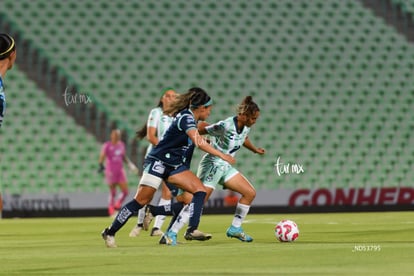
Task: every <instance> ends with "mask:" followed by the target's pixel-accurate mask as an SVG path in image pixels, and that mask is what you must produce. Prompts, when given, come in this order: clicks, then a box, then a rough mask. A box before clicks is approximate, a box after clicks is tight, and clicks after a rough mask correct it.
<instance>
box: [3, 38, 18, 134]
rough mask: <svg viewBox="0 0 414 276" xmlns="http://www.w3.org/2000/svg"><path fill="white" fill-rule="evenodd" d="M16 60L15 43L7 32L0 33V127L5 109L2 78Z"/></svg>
mask: <svg viewBox="0 0 414 276" xmlns="http://www.w3.org/2000/svg"><path fill="white" fill-rule="evenodd" d="M15 61H16V44H15V42H14V39H13V38H12V37H11V36H9V35H8V34H0V127H1V124H2V123H3V117H4V112H5V111H6V95H5V94H4V85H3V78H4V77H5V75H6V72H7V71H8V70H9V69H11V68H12V67H13V64H14V62H15Z"/></svg>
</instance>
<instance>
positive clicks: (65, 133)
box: [0, 0, 414, 217]
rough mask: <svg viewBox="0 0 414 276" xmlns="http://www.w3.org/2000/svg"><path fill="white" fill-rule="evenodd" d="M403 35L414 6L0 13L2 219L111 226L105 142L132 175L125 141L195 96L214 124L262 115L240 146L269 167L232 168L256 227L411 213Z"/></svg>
mask: <svg viewBox="0 0 414 276" xmlns="http://www.w3.org/2000/svg"><path fill="white" fill-rule="evenodd" d="M413 25H414V1H413V0H376V1H374V0H345V1H344V0H311V1H308V0H295V1H289V0H267V1H261V0H250V1H247V0H237V1H230V0H223V1H215V0H203V1H197V0H191V1H187V0H176V1H170V0H159V1H112V0H111V1H107V0H102V1H92V0H84V1H75V0H67V1H47V0H35V1H29V0H19V1H15V0H0V30H1V32H7V33H10V34H11V35H12V36H13V37H14V38H15V40H16V43H17V51H18V58H17V61H16V62H17V63H16V66H15V67H14V68H13V69H12V70H11V71H9V72H8V73H7V77H6V78H5V83H6V94H7V113H6V116H5V120H4V124H3V127H2V128H1V129H0V173H1V175H0V176H1V182H0V183H1V186H0V188H1V192H2V195H3V201H4V202H3V203H4V206H3V217H10V216H53V215H59V216H61V215H75V216H77V215H106V201H107V194H108V187H107V185H106V184H105V182H104V179H103V177H102V176H101V175H99V174H98V173H97V168H98V157H99V152H100V148H101V145H102V143H103V142H104V141H106V140H108V139H109V133H110V130H111V129H112V128H114V127H118V128H120V129H122V131H123V140H124V141H125V143H126V144H127V152H128V155H129V156H130V158H131V160H132V161H133V162H134V163H135V164H137V166H138V167H140V166H141V165H142V160H143V154H144V152H145V149H146V147H147V145H148V143H147V142H146V141H137V140H136V139H135V131H136V130H137V129H139V128H140V127H141V126H142V125H144V124H145V123H146V120H147V116H148V113H149V111H150V110H151V109H152V108H154V107H155V106H156V105H157V103H158V100H159V98H160V96H161V93H162V91H163V89H165V88H166V87H172V88H173V89H175V90H176V91H177V92H179V93H183V92H185V91H186V90H187V89H188V88H190V87H192V86H199V87H202V88H204V89H205V90H206V91H207V92H208V93H209V94H210V95H211V96H212V98H213V100H214V108H213V112H212V114H211V116H210V118H209V121H210V122H215V121H218V120H221V119H225V118H227V117H229V116H233V115H235V113H236V106H237V105H238V104H239V103H240V102H241V101H242V99H243V98H244V97H245V96H247V95H252V96H253V99H254V101H256V102H257V104H258V105H259V107H260V108H261V117H260V118H259V120H258V122H257V123H256V125H255V126H254V127H253V129H252V131H251V134H250V138H251V140H252V141H253V143H254V144H255V145H257V146H259V147H263V148H265V149H266V150H267V152H266V154H265V155H264V156H258V155H253V154H252V153H251V152H249V151H248V150H247V149H242V150H241V151H240V152H239V153H238V155H237V164H236V167H237V168H238V169H239V170H240V171H241V172H242V173H243V174H244V175H245V176H246V177H247V178H248V179H249V180H250V181H251V182H252V184H253V185H254V186H255V187H256V189H257V190H258V195H257V198H256V200H255V202H254V205H253V207H252V212H254V211H255V210H256V211H257V212H259V211H263V212H266V211H271V212H273V211H281V210H282V211H307V210H309V211H312V210H313V211H315V210H361V209H364V208H365V209H367V208H368V209H369V208H373V209H378V208H379V209H382V210H394V209H413V205H414V184H413V181H414V171H413V162H414V138H413V135H412V133H413V131H414V112H413V104H414V103H413V101H414V78H413V72H414V47H413V41H414V27H413ZM201 156H202V152H200V151H198V150H196V153H195V156H194V158H193V163H192V169H193V170H194V171H195V170H196V169H197V166H198V162H199V160H200V158H201ZM140 168H141V167H140ZM299 168H301V169H299ZM128 178H129V184H130V188H131V194H132V195H133V194H134V193H135V189H136V184H137V183H138V177H137V176H135V175H132V174H131V173H129V175H128ZM225 196H226V191H222V190H218V191H216V194H215V196H214V197H213V198H212V199H211V200H210V202H209V203H208V204H207V205H206V210H207V211H206V212H209V210H210V209H211V210H210V211H212V212H214V210H213V209H215V208H216V209H217V208H218V209H220V208H221V207H222V206H223V202H224V200H223V198H224V197H225ZM224 209H225V208H224Z"/></svg>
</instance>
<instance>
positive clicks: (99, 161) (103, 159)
mask: <svg viewBox="0 0 414 276" xmlns="http://www.w3.org/2000/svg"><path fill="white" fill-rule="evenodd" d="M104 161H105V148H104V147H102V150H101V153H100V154H99V159H98V163H99V168H98V173H102V172H103V171H104V170H105V166H104V164H103V162H104Z"/></svg>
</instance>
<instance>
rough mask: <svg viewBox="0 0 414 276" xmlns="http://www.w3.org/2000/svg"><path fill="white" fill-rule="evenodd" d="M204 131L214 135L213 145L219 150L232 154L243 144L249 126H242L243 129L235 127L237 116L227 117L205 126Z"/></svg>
mask: <svg viewBox="0 0 414 276" xmlns="http://www.w3.org/2000/svg"><path fill="white" fill-rule="evenodd" d="M206 131H207V133H208V134H210V135H211V136H214V138H215V139H214V142H213V146H214V148H216V149H218V150H219V151H221V152H223V153H226V154H230V155H232V156H234V155H235V154H236V152H237V151H238V150H239V149H240V148H241V147H242V146H243V143H244V141H245V140H246V137H247V135H248V134H249V132H250V128H249V127H247V126H244V127H243V129H241V130H238V129H237V117H229V118H227V119H225V120H223V121H219V122H217V123H215V124H213V125H209V126H207V127H206Z"/></svg>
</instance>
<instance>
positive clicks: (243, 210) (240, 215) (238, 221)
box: [231, 202, 250, 227]
mask: <svg viewBox="0 0 414 276" xmlns="http://www.w3.org/2000/svg"><path fill="white" fill-rule="evenodd" d="M249 209H250V206H249V205H245V204H241V203H240V202H239V203H237V206H236V212H235V213H234V217H233V222H232V223H231V225H233V226H234V227H240V226H241V225H242V223H243V220H244V218H245V217H246V216H247V213H249Z"/></svg>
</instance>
